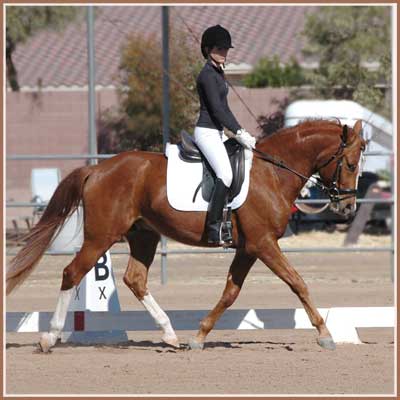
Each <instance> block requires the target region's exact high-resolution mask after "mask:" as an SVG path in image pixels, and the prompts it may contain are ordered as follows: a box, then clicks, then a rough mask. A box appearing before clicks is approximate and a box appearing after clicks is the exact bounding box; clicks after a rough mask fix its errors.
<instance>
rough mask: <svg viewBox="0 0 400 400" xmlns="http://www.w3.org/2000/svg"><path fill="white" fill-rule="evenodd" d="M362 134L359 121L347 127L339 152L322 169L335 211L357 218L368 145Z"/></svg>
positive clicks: (342, 136) (320, 171) (322, 177)
mask: <svg viewBox="0 0 400 400" xmlns="http://www.w3.org/2000/svg"><path fill="white" fill-rule="evenodd" d="M361 131H362V123H361V121H357V122H356V123H355V124H354V127H353V128H349V127H348V126H347V125H344V126H343V128H342V135H341V143H340V144H339V145H338V148H337V150H336V151H335V153H333V154H332V155H331V157H330V158H329V159H328V160H326V161H325V162H324V163H323V164H322V165H321V166H320V167H318V172H319V174H320V177H321V179H322V181H323V183H324V184H325V185H326V186H328V187H329V188H330V193H329V197H330V199H331V204H330V208H331V210H332V211H334V212H335V213H337V214H340V215H343V216H346V217H352V216H354V214H355V212H356V208H357V205H356V192H357V184H358V177H359V175H360V173H361V163H360V160H361V156H362V152H363V151H364V150H365V145H366V142H365V140H364V139H363V138H362V135H361Z"/></svg>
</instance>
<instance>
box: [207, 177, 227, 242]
mask: <svg viewBox="0 0 400 400" xmlns="http://www.w3.org/2000/svg"><path fill="white" fill-rule="evenodd" d="M228 189H229V188H228V187H227V186H225V185H224V182H223V181H222V180H221V179H219V178H217V179H216V181H215V187H214V191H213V194H212V197H211V201H210V204H209V207H208V215H207V237H208V243H214V244H219V243H220V231H221V223H222V211H223V209H224V205H225V201H226V197H227V194H228Z"/></svg>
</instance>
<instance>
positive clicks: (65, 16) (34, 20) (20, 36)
mask: <svg viewBox="0 0 400 400" xmlns="http://www.w3.org/2000/svg"><path fill="white" fill-rule="evenodd" d="M80 10H81V8H80V7H64V6H17V5H12V6H10V5H8V6H6V68H7V80H8V83H9V85H10V87H11V89H12V90H14V91H18V90H19V83H18V72H17V69H16V68H15V65H14V63H13V59H12V57H13V53H14V52H15V50H16V48H17V46H18V44H20V43H23V42H24V41H25V40H27V39H28V38H29V37H31V36H33V35H34V34H35V33H37V32H39V31H41V30H43V29H48V28H50V29H60V28H62V27H64V26H65V24H66V23H68V22H70V21H71V18H74V17H75V16H76V15H78V13H79V12H80Z"/></svg>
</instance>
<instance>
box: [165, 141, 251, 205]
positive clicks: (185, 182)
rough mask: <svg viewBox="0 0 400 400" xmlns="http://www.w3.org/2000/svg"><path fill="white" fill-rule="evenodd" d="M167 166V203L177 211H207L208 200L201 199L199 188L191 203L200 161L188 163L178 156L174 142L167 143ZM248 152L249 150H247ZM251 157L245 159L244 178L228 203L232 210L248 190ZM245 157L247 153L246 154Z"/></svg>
mask: <svg viewBox="0 0 400 400" xmlns="http://www.w3.org/2000/svg"><path fill="white" fill-rule="evenodd" d="M165 153H166V156H167V157H168V167H167V197H168V201H169V204H170V205H171V206H172V207H173V208H175V209H176V210H179V211H207V208H208V202H207V201H205V200H204V199H203V196H202V194H201V189H200V190H199V191H198V193H197V196H196V200H195V202H194V203H193V195H194V192H195V191H196V189H197V187H198V186H199V183H200V182H201V180H202V178H203V166H202V163H189V162H185V161H183V160H181V159H180V158H179V149H178V146H177V145H175V144H169V145H168V146H167V149H166V152H165ZM249 153H250V152H249ZM250 154H251V157H250V158H249V159H247V160H245V178H244V181H243V185H242V189H241V191H240V193H239V194H238V195H237V196H236V197H235V198H234V199H233V200H232V203H229V204H228V205H229V206H230V207H232V210H234V209H236V208H239V207H240V206H241V205H242V204H243V203H244V202H245V200H246V197H247V193H248V191H249V181H250V169H251V164H252V160H253V158H252V153H250ZM246 157H247V155H246Z"/></svg>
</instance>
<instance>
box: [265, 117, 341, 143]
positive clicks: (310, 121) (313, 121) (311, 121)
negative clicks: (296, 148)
mask: <svg viewBox="0 0 400 400" xmlns="http://www.w3.org/2000/svg"><path fill="white" fill-rule="evenodd" d="M319 125H324V126H326V125H331V126H332V127H341V126H342V124H341V122H340V120H339V119H338V118H332V119H324V118H307V119H305V120H303V121H301V122H299V123H298V124H297V125H294V126H289V127H282V128H279V129H278V130H276V131H275V132H273V133H271V134H269V135H267V136H264V137H262V138H261V139H260V140H259V142H264V141H266V140H269V139H272V138H276V137H278V136H282V134H289V135H290V134H293V133H294V132H297V131H298V129H299V128H300V129H306V128H317V127H318V126H319Z"/></svg>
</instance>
